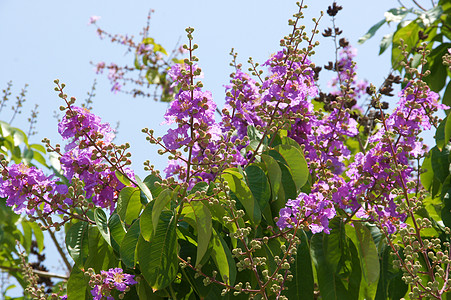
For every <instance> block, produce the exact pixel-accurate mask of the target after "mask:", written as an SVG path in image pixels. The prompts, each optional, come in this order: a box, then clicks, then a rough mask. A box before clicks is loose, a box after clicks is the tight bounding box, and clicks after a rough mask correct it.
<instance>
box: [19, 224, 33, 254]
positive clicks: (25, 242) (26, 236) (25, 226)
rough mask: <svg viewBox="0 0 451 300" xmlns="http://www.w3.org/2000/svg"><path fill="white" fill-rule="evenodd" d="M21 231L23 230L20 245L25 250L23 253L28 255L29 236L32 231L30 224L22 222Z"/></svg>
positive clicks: (29, 246)
mask: <svg viewBox="0 0 451 300" xmlns="http://www.w3.org/2000/svg"><path fill="white" fill-rule="evenodd" d="M21 224H22V229H23V237H24V238H23V241H22V245H23V247H24V248H25V251H27V253H30V250H31V238H32V237H31V236H32V230H31V226H30V222H27V221H25V220H24V221H22V222H21Z"/></svg>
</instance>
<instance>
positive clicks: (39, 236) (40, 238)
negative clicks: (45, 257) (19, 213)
mask: <svg viewBox="0 0 451 300" xmlns="http://www.w3.org/2000/svg"><path fill="white" fill-rule="evenodd" d="M30 225H31V228H33V233H34V237H35V239H36V244H38V249H39V252H42V250H44V233H43V232H42V230H41V227H40V226H39V224H38V223H36V222H30Z"/></svg>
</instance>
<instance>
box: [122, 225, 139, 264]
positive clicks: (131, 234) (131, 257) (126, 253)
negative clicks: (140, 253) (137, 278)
mask: <svg viewBox="0 0 451 300" xmlns="http://www.w3.org/2000/svg"><path fill="white" fill-rule="evenodd" d="M139 233H140V228H139V219H137V220H135V222H133V224H132V226H130V228H129V229H128V231H127V233H126V234H125V236H124V239H123V240H122V243H121V249H120V255H121V260H122V262H123V263H124V264H125V265H126V266H127V267H129V268H133V267H134V266H135V264H136V254H135V252H136V251H135V250H136V245H137V243H138V238H139V236H140V235H139Z"/></svg>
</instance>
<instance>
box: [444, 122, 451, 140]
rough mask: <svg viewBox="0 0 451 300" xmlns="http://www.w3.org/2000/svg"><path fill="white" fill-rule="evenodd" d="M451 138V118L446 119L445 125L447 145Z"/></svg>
mask: <svg viewBox="0 0 451 300" xmlns="http://www.w3.org/2000/svg"><path fill="white" fill-rule="evenodd" d="M450 138H451V118H448V117H447V118H446V123H445V143H446V144H448V143H449V139H450Z"/></svg>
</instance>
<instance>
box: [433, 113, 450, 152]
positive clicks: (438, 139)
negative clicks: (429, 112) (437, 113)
mask: <svg viewBox="0 0 451 300" xmlns="http://www.w3.org/2000/svg"><path fill="white" fill-rule="evenodd" d="M447 118H448V117H446V118H445V120H443V121H442V122H441V123H440V125H439V126H438V128H437V130H436V131H435V143H436V144H437V148H438V149H439V150H442V149H443V147H444V146H445V145H446V143H445V125H446V120H447Z"/></svg>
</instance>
